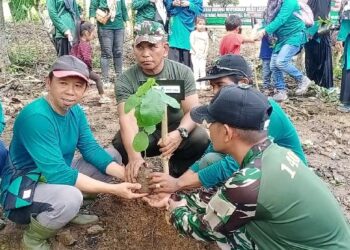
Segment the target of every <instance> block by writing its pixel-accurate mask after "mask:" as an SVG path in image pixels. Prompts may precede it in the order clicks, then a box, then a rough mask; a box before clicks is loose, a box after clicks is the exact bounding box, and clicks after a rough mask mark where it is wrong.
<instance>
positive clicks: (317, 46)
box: [305, 0, 333, 88]
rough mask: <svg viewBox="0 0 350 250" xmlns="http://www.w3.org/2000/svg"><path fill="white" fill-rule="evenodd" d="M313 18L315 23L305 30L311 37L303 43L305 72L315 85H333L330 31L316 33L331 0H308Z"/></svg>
mask: <svg viewBox="0 0 350 250" xmlns="http://www.w3.org/2000/svg"><path fill="white" fill-rule="evenodd" d="M308 5H309V6H310V8H311V10H312V12H313V14H314V19H315V24H314V25H313V26H312V27H310V28H309V29H308V30H307V32H308V33H309V35H310V36H311V39H309V41H308V42H307V43H306V44H305V68H306V74H307V76H308V77H309V78H310V80H313V81H314V82H315V83H316V84H317V85H320V86H321V87H324V88H332V87H333V67H332V44H331V36H330V32H327V33H325V34H320V33H318V30H319V28H320V23H319V22H318V21H317V20H319V19H320V18H321V19H322V20H325V19H327V18H328V16H329V12H330V9H331V0H309V1H308Z"/></svg>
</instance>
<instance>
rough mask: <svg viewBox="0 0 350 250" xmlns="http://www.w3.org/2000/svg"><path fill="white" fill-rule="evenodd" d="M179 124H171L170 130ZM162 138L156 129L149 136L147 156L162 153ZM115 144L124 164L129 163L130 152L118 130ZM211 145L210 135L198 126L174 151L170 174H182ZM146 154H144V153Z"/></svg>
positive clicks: (170, 162)
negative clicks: (160, 143) (160, 149)
mask: <svg viewBox="0 0 350 250" xmlns="http://www.w3.org/2000/svg"><path fill="white" fill-rule="evenodd" d="M178 125H179V124H173V125H170V126H169V131H173V130H175V129H176V128H177V127H178ZM160 138H161V131H160V130H158V129H157V130H156V131H155V132H154V133H153V134H152V135H150V136H149V141H150V144H149V146H148V148H147V150H146V156H150V157H152V156H158V155H160V151H159V147H158V145H157V143H158V141H159V139H160ZM112 144H113V146H114V147H115V149H117V150H118V152H119V153H120V154H121V156H122V159H123V163H124V165H126V164H128V162H129V160H128V154H127V153H126V150H125V148H124V146H123V142H122V139H121V134H120V132H118V133H117V134H116V135H115V137H114V138H113V141H112ZM208 145H209V137H208V134H207V132H206V131H205V130H204V129H203V128H201V127H196V128H195V129H194V130H192V132H191V133H190V134H189V136H188V138H187V139H184V140H183V141H182V142H181V144H180V146H179V147H178V149H177V150H176V151H175V152H174V154H173V156H172V157H171V158H170V161H169V171H170V175H172V176H174V177H179V176H181V175H182V174H183V173H184V172H186V170H187V169H188V168H189V167H190V166H191V165H192V164H193V163H194V162H195V161H197V160H198V159H200V157H201V156H202V155H203V154H204V151H205V150H206V149H207V147H208ZM143 155H144V154H143Z"/></svg>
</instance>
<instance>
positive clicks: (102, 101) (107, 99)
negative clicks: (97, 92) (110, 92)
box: [98, 96, 112, 104]
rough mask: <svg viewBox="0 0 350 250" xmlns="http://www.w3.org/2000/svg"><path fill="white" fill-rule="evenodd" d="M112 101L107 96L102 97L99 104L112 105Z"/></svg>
mask: <svg viewBox="0 0 350 250" xmlns="http://www.w3.org/2000/svg"><path fill="white" fill-rule="evenodd" d="M111 102H112V100H111V99H110V98H108V97H107V96H102V97H101V98H100V100H99V101H98V103H99V104H106V103H111Z"/></svg>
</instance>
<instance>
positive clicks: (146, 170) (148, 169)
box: [136, 163, 153, 194]
mask: <svg viewBox="0 0 350 250" xmlns="http://www.w3.org/2000/svg"><path fill="white" fill-rule="evenodd" d="M152 167H153V164H152V163H148V164H147V166H144V167H141V168H140V170H139V173H138V175H137V178H136V180H137V182H138V183H140V184H141V185H142V187H141V189H139V190H138V192H139V193H147V194H149V193H151V192H152V190H151V189H149V185H148V181H149V179H148V176H149V174H150V173H152V172H153V168H152Z"/></svg>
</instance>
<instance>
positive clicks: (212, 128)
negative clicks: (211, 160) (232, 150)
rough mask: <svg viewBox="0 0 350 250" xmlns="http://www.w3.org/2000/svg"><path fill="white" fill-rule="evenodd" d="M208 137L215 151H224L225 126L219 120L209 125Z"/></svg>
mask: <svg viewBox="0 0 350 250" xmlns="http://www.w3.org/2000/svg"><path fill="white" fill-rule="evenodd" d="M209 133H210V139H211V141H212V143H213V147H214V149H215V151H217V152H221V153H225V150H224V148H225V144H224V141H225V127H224V125H223V124H221V123H219V122H214V123H211V124H210V125H209Z"/></svg>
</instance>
